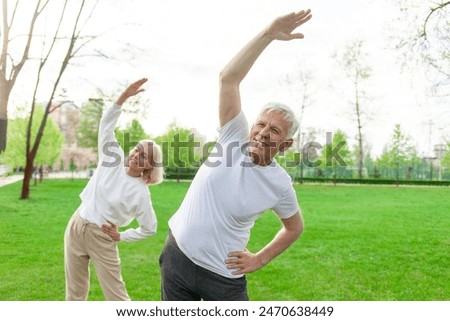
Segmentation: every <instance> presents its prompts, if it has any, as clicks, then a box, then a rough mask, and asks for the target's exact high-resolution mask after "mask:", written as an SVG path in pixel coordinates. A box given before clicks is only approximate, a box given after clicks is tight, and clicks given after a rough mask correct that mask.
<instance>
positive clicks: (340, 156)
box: [320, 129, 352, 179]
mask: <svg viewBox="0 0 450 321" xmlns="http://www.w3.org/2000/svg"><path fill="white" fill-rule="evenodd" d="M331 137H332V139H330V138H331ZM347 140H348V139H347V135H346V134H345V133H344V131H342V130H340V129H338V130H336V132H335V133H334V134H333V136H331V133H330V135H327V144H325V146H324V147H323V149H322V157H321V164H320V168H321V170H322V172H323V173H324V174H325V176H326V177H328V176H331V177H333V179H336V178H345V177H346V173H347V166H348V165H351V164H352V160H351V157H350V156H351V152H350V150H349V147H348V144H347Z"/></svg>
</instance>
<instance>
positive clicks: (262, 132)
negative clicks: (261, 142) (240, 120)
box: [259, 127, 270, 138]
mask: <svg viewBox="0 0 450 321" xmlns="http://www.w3.org/2000/svg"><path fill="white" fill-rule="evenodd" d="M269 133H270V130H269V129H268V128H267V127H264V128H262V129H261V130H260V131H259V135H260V136H261V137H264V138H266V137H268V136H269Z"/></svg>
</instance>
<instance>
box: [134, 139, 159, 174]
mask: <svg viewBox="0 0 450 321" xmlns="http://www.w3.org/2000/svg"><path fill="white" fill-rule="evenodd" d="M152 152H153V149H152V144H151V143H149V142H143V143H139V144H137V145H136V146H135V147H134V148H133V149H132V150H131V151H130V154H129V156H128V166H129V167H130V169H132V170H134V171H141V172H142V171H144V170H148V169H151V168H153V165H152V164H153V154H152Z"/></svg>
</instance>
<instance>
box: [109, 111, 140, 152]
mask: <svg viewBox="0 0 450 321" xmlns="http://www.w3.org/2000/svg"><path fill="white" fill-rule="evenodd" d="M115 133H116V138H117V141H118V142H119V144H120V145H121V146H122V149H123V150H124V153H125V155H127V154H128V152H129V151H130V150H131V149H132V148H134V146H136V145H137V144H138V143H139V142H140V141H141V140H143V139H148V135H147V133H146V132H145V130H144V128H143V127H142V125H141V123H140V122H139V121H138V120H137V119H133V120H132V121H131V124H129V125H128V126H127V127H126V128H125V129H123V130H121V129H118V128H116V130H115Z"/></svg>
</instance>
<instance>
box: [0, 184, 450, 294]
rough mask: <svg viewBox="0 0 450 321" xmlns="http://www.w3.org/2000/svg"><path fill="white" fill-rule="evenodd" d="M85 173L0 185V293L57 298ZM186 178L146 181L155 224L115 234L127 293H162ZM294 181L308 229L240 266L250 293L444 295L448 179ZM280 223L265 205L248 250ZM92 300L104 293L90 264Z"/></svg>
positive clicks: (449, 281) (449, 280) (449, 278)
mask: <svg viewBox="0 0 450 321" xmlns="http://www.w3.org/2000/svg"><path fill="white" fill-rule="evenodd" d="M86 183H87V181H86V180H73V181H71V180H47V181H44V182H43V183H42V184H39V185H38V186H31V189H32V195H33V197H32V198H30V199H29V200H26V201H23V200H18V199H17V195H18V192H19V190H20V184H19V183H15V184H12V185H8V186H5V187H2V188H0V203H1V204H2V210H4V212H5V213H8V215H3V216H1V224H0V234H1V235H2V238H1V241H0V242H1V248H2V260H1V261H0V280H2V282H0V300H3V301H6V300H22V301H40V300H45V301H55V300H64V262H63V257H64V254H63V242H64V230H65V228H66V225H67V222H68V221H69V219H70V217H71V215H72V213H73V212H74V211H75V209H76V208H77V207H78V206H79V197H78V195H79V193H80V192H81V190H82V189H83V188H84V186H85V185H86ZM188 187H189V183H173V182H165V183H163V184H160V185H156V186H151V188H150V189H151V193H152V200H153V205H154V207H155V211H156V214H157V217H158V232H157V233H156V234H155V235H154V236H152V237H150V238H148V239H146V240H143V241H140V242H136V243H122V242H119V243H118V246H119V250H120V256H121V262H122V263H121V265H122V273H123V277H124V280H125V282H126V285H127V290H128V293H129V294H130V296H131V299H132V300H135V301H157V300H160V294H159V293H160V291H159V288H160V273H159V266H158V258H159V255H160V254H161V251H162V248H163V245H164V241H165V239H166V237H167V231H168V225H167V222H168V220H169V219H170V217H171V216H172V215H173V213H175V211H176V210H177V209H178V207H179V205H180V203H181V201H182V200H183V197H184V195H185V194H186V191H187V188H188ZM294 188H295V189H296V191H297V194H298V199H299V203H300V206H301V208H302V212H303V217H304V221H305V231H304V232H303V235H302V236H301V238H300V239H299V240H298V241H297V242H295V243H294V244H293V245H292V246H291V247H290V248H289V249H287V250H286V251H285V252H284V253H282V254H281V255H280V256H279V257H277V258H276V259H275V260H273V261H272V262H270V263H269V264H268V265H266V266H265V267H263V268H262V269H261V270H259V271H256V272H254V273H251V274H249V275H247V280H248V291H249V296H250V299H251V300H261V301H266V300H267V301H279V300H284V301H290V300H297V301H334V300H336V301H359V300H367V301H391V300H395V301H447V300H448V299H449V298H450V288H449V287H448V284H450V274H449V273H448V231H449V229H450V225H449V220H448V209H449V208H450V189H448V188H438V187H425V188H424V187H414V188H410V187H401V188H396V187H391V186H358V187H356V186H337V187H333V186H332V185H317V184H315V185H307V184H306V185H297V184H295V185H294ZM318 204H320V206H318ZM36 213H51V215H36ZM417 222H420V224H417ZM132 226H136V224H135V222H134V223H133V224H132ZM279 228H281V223H280V221H279V219H278V218H276V217H275V215H273V214H272V213H270V212H267V213H265V214H264V215H262V216H261V218H260V219H258V220H257V221H256V224H255V226H254V228H253V229H252V233H251V239H250V243H249V245H248V248H249V250H250V251H252V252H256V251H258V250H260V249H261V248H262V247H263V246H264V245H266V244H267V243H268V242H269V241H270V240H271V239H272V238H273V237H274V235H275V234H276V233H277V231H278V229H279ZM94 271H95V270H94V269H91V273H94ZM280 276H281V277H280ZM89 300H104V297H103V294H102V291H101V289H100V286H99V284H98V280H97V278H96V277H95V276H94V274H93V275H92V277H91V289H90V293H89Z"/></svg>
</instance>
